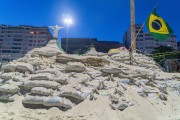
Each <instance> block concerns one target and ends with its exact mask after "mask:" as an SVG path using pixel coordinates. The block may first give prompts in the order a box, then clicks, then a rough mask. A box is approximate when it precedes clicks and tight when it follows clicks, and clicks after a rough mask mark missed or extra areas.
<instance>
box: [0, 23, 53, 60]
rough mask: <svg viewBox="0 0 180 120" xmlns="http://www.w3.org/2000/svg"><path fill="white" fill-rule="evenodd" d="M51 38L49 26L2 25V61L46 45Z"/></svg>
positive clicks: (0, 45)
mask: <svg viewBox="0 0 180 120" xmlns="http://www.w3.org/2000/svg"><path fill="white" fill-rule="evenodd" d="M51 38H52V35H51V34H50V32H49V29H48V27H33V26H26V25H20V26H9V25H0V61H11V60H15V59H17V58H20V57H23V56H24V55H25V54H26V53H27V52H28V51H30V50H32V49H33V48H38V47H42V46H45V45H46V44H47V43H48V41H49V40H50V39H51Z"/></svg>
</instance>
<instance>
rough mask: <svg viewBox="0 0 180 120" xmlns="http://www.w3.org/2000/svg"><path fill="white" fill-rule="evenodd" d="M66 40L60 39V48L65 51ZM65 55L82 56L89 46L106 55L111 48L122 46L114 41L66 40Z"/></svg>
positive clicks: (94, 39) (91, 39)
mask: <svg viewBox="0 0 180 120" xmlns="http://www.w3.org/2000/svg"><path fill="white" fill-rule="evenodd" d="M66 42H67V38H62V39H61V47H62V49H63V50H64V51H66ZM67 43H68V45H67V53H69V54H84V53H86V52H87V51H88V50H89V49H90V46H92V45H93V46H94V47H95V49H96V51H97V52H103V53H107V52H108V51H109V50H110V49H112V48H118V47H120V46H122V45H121V44H120V43H119V42H114V41H97V39H96V38H68V42H67Z"/></svg>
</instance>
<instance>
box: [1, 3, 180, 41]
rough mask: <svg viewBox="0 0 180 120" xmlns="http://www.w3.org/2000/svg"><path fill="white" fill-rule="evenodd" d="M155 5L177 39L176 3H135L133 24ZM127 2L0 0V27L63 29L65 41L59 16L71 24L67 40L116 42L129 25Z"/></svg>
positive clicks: (179, 7)
mask: <svg viewBox="0 0 180 120" xmlns="http://www.w3.org/2000/svg"><path fill="white" fill-rule="evenodd" d="M158 1H159V6H158V7H157V12H158V14H159V15H160V16H162V17H163V18H164V19H165V20H166V21H167V22H168V23H169V24H170V26H171V27H172V28H173V30H174V32H175V34H176V35H177V36H178V40H179V39H180V29H179V28H180V0H135V5H136V6H135V7H136V23H138V24H142V23H143V22H144V20H145V19H146V18H147V17H148V15H149V14H150V12H151V11H152V9H153V7H154V6H155V5H156V3H157V2H158ZM129 4H130V0H0V24H8V25H33V26H49V25H56V24H58V25H60V26H63V27H64V29H62V30H61V31H60V32H59V34H60V35H59V39H60V38H61V37H66V25H65V24H64V22H63V18H64V17H63V15H67V14H68V15H70V16H71V17H72V18H73V19H74V23H73V24H72V25H71V26H70V28H69V37H91V38H97V39H98V40H107V41H120V42H122V39H123V34H124V32H125V31H126V30H127V29H128V27H129V24H130V8H129V6H130V5H129Z"/></svg>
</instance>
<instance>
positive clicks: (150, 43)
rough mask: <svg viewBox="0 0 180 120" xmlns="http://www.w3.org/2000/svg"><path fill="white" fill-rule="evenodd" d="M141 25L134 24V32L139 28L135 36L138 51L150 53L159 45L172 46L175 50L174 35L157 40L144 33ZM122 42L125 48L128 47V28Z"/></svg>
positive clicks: (175, 39)
mask: <svg viewBox="0 0 180 120" xmlns="http://www.w3.org/2000/svg"><path fill="white" fill-rule="evenodd" d="M141 26H142V25H140V24H136V26H135V30H136V31H135V32H136V34H137V33H138V32H139V30H140V32H139V34H138V36H137V38H136V49H137V50H138V52H143V53H151V52H152V51H153V50H154V48H155V47H159V46H160V45H163V46H170V47H173V49H175V50H177V38H176V35H172V36H170V37H169V38H168V39H167V40H165V41H163V42H159V41H157V40H156V39H155V38H154V37H153V36H152V35H151V34H150V33H145V32H144V28H143V27H142V29H141ZM123 43H124V45H125V47H126V48H129V47H130V45H131V31H130V28H129V29H128V31H127V32H126V33H125V34H124V37H123Z"/></svg>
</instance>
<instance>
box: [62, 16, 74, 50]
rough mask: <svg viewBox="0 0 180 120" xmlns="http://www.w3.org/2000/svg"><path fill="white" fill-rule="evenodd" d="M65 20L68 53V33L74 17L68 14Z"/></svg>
mask: <svg viewBox="0 0 180 120" xmlns="http://www.w3.org/2000/svg"><path fill="white" fill-rule="evenodd" d="M64 22H65V24H67V33H66V34H67V38H66V53H67V50H68V34H69V26H70V24H72V19H71V18H70V17H69V16H67V17H66V18H65V19H64Z"/></svg>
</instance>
